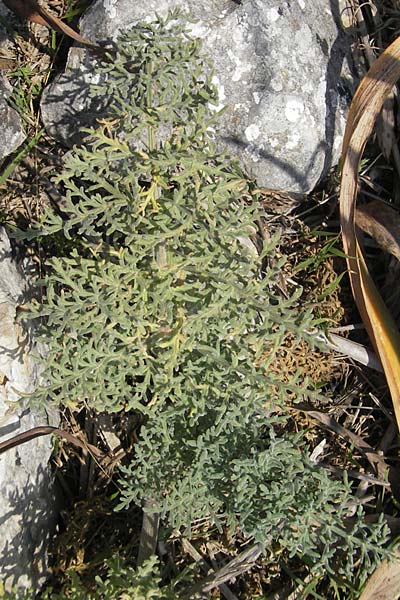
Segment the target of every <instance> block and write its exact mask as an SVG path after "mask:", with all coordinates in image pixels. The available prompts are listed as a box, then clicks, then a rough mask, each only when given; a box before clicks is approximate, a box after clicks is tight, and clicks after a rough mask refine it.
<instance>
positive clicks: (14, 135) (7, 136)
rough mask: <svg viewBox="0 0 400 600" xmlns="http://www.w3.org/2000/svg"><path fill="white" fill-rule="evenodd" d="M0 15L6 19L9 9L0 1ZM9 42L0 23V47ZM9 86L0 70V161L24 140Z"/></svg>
mask: <svg viewBox="0 0 400 600" xmlns="http://www.w3.org/2000/svg"><path fill="white" fill-rule="evenodd" d="M0 16H1V17H3V18H5V19H8V18H9V17H10V11H9V10H8V9H6V7H5V6H4V4H3V3H2V2H1V1H0ZM9 44H10V40H9V37H8V35H7V31H6V30H5V28H4V27H3V26H2V25H0V47H1V48H4V49H7V48H8V46H9ZM11 90H12V88H11V86H10V84H9V83H8V81H7V80H6V78H5V77H4V76H3V75H1V71H0V123H1V129H0V161H1V160H3V158H5V157H6V156H8V155H9V154H12V153H13V152H14V151H15V150H16V149H17V148H18V146H20V145H21V144H22V142H23V141H24V140H25V138H26V135H25V133H24V130H23V127H22V121H21V117H20V116H19V114H18V113H17V111H16V110H14V109H13V108H11V107H10V106H9V104H8V102H7V99H8V97H9V95H10V93H11Z"/></svg>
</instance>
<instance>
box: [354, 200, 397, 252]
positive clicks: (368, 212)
mask: <svg viewBox="0 0 400 600" xmlns="http://www.w3.org/2000/svg"><path fill="white" fill-rule="evenodd" d="M355 219H356V224H357V226H358V227H359V228H360V229H362V230H363V231H365V233H368V235H370V236H371V237H372V238H374V240H375V241H376V242H377V243H378V244H379V246H380V247H381V248H382V250H384V251H385V252H389V254H393V256H395V257H396V258H397V260H400V215H399V213H398V212H397V211H396V210H394V209H393V208H391V207H390V206H388V205H387V204H385V203H384V202H380V201H379V200H374V201H373V202H369V203H368V204H365V205H364V206H360V207H359V208H356V215H355Z"/></svg>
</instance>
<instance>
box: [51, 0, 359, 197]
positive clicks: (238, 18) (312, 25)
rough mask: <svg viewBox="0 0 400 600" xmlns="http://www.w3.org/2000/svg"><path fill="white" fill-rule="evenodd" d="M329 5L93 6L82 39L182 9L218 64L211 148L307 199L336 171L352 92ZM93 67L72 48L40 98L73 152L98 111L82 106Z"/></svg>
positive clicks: (115, 0)
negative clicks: (217, 115)
mask: <svg viewBox="0 0 400 600" xmlns="http://www.w3.org/2000/svg"><path fill="white" fill-rule="evenodd" d="M336 5H337V2H336V1H335V0H314V2H305V0H290V1H289V0H285V1H282V0H269V1H266V0H243V1H242V3H241V4H237V3H236V2H234V1H233V0H204V1H203V2H198V0H185V1H184V2H181V1H180V2H178V1H177V0H147V1H146V2H131V0H97V2H96V3H95V4H94V5H93V6H92V7H91V8H90V9H89V10H88V12H87V13H86V15H85V16H84V17H83V18H82V20H81V24H80V31H81V33H82V34H83V35H85V36H86V37H88V38H89V39H92V40H93V41H104V40H110V39H112V40H115V39H116V37H117V35H118V32H119V31H120V30H122V29H127V28H129V27H132V26H134V25H135V23H136V22H137V21H138V20H142V19H148V18H152V17H154V15H155V13H156V12H157V13H158V14H160V15H162V16H166V14H167V12H168V10H170V9H173V8H176V7H177V6H179V7H181V8H182V9H183V10H185V11H187V12H188V13H189V15H190V17H191V18H194V19H197V20H198V22H197V23H195V24H192V25H191V30H192V35H194V36H198V37H201V38H202V39H203V45H204V51H205V53H207V54H208V55H209V56H211V58H212V59H213V61H214V65H215V78H214V81H215V83H216V85H217V87H218V89H219V95H220V103H221V105H227V110H226V112H225V113H224V115H223V117H222V118H221V121H220V122H219V124H218V125H217V131H216V139H217V142H218V145H219V146H220V147H226V148H227V149H228V150H229V151H230V153H231V154H233V155H236V156H238V157H239V159H240V160H241V162H242V164H243V166H244V167H245V169H246V170H247V172H248V174H249V175H250V176H251V177H253V178H255V179H256V181H257V183H258V185H259V186H261V187H268V188H274V189H281V190H288V191H293V192H308V191H310V190H311V189H313V188H314V187H315V185H316V184H317V182H318V181H319V180H320V179H321V178H322V177H323V176H324V175H326V174H327V172H328V171H329V169H330V168H331V167H332V166H333V165H334V164H335V163H336V162H337V160H338V158H339V153H340V147H341V142H342V135H343V132H344V125H345V114H346V108H347V104H348V99H349V98H350V97H351V95H352V93H353V91H354V87H355V85H354V82H353V81H352V77H351V76H350V68H349V66H348V64H347V60H346V56H345V55H346V53H348V51H349V44H350V41H351V40H350V38H349V37H348V36H347V37H346V35H345V34H344V33H343V32H342V31H341V29H340V26H339V14H338V13H339V9H338V8H337V7H336ZM93 62H94V61H93V59H92V58H91V57H90V55H89V54H88V53H87V51H86V50H84V49H81V48H73V49H72V50H71V51H70V55H69V60H68V65H67V68H66V71H65V73H64V74H62V75H61V77H60V78H59V79H58V80H57V81H56V82H54V83H53V84H52V85H51V86H50V87H49V88H48V89H47V90H46V91H45V93H44V96H43V101H42V116H43V120H44V123H45V125H46V128H47V130H48V132H49V133H50V134H51V135H53V136H54V137H55V138H56V139H58V140H59V141H61V142H62V143H64V144H66V145H67V146H71V145H72V144H73V143H80V142H81V141H82V134H81V133H80V131H79V129H80V127H82V126H90V125H92V124H94V122H95V119H96V117H99V116H101V109H102V107H101V106H100V105H99V104H96V102H93V101H91V100H90V99H89V97H88V86H89V84H90V82H91V81H93V78H94V77H96V76H95V75H94V73H93Z"/></svg>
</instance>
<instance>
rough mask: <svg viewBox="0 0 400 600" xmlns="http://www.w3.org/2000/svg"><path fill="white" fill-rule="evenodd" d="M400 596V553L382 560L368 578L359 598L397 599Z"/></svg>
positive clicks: (374, 599) (370, 599)
mask: <svg viewBox="0 0 400 600" xmlns="http://www.w3.org/2000/svg"><path fill="white" fill-rule="evenodd" d="M399 596H400V554H398V553H397V555H396V557H395V558H394V560H393V561H388V560H384V561H383V562H381V564H380V565H379V566H378V567H377V568H376V569H375V571H374V572H373V574H372V575H371V577H370V578H369V580H368V582H367V585H366V586H365V588H364V591H363V593H362V594H361V596H360V600H397V598H399Z"/></svg>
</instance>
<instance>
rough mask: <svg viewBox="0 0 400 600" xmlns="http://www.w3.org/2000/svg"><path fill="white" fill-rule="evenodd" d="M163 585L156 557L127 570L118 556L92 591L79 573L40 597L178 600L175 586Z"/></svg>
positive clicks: (10, 599) (8, 597)
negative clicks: (57, 589) (59, 587)
mask: <svg viewBox="0 0 400 600" xmlns="http://www.w3.org/2000/svg"><path fill="white" fill-rule="evenodd" d="M160 582H161V579H160V575H159V569H158V564H157V557H156V556H152V557H151V558H149V559H148V560H147V561H146V562H145V563H144V564H143V565H142V566H141V567H139V568H138V569H134V568H133V567H129V566H126V565H125V564H124V562H123V561H122V560H121V558H120V557H118V556H116V557H114V558H112V559H110V560H108V561H107V562H106V564H105V574H104V575H102V576H100V575H98V576H97V577H96V586H95V587H94V588H93V589H92V590H90V589H88V588H87V587H86V586H85V585H84V584H83V583H82V582H81V580H80V579H79V577H78V576H77V575H76V573H71V575H70V582H69V583H68V584H66V585H65V586H64V589H63V591H62V592H54V591H53V590H51V589H48V590H46V591H45V592H44V593H43V594H41V596H40V597H41V600H69V599H70V600H133V599H134V600H176V598H177V595H176V592H175V591H174V587H175V586H174V584H171V585H167V586H164V587H162V588H161V587H160ZM0 598H4V600H16V598H18V600H24V599H25V600H32V592H27V594H26V595H22V594H21V593H19V594H17V595H15V594H7V593H6V592H4V593H3V594H1V592H0Z"/></svg>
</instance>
